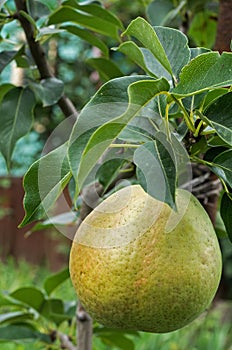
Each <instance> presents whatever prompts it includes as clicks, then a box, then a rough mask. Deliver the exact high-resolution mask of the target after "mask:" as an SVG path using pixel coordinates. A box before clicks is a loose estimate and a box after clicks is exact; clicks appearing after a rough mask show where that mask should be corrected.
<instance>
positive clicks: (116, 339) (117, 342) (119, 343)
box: [100, 332, 135, 350]
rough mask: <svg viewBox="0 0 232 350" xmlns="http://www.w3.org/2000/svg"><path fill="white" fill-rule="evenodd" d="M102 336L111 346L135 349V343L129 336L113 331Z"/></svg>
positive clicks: (123, 349)
mask: <svg viewBox="0 0 232 350" xmlns="http://www.w3.org/2000/svg"><path fill="white" fill-rule="evenodd" d="M100 338H101V339H102V341H103V342H104V343H106V344H107V345H109V346H111V347H115V346H116V347H117V348H118V349H121V350H134V349H135V345H134V343H133V341H132V340H131V339H129V338H127V337H126V336H125V335H123V334H119V333H117V334H114V333H113V332H111V333H105V334H104V333H103V334H101V335H100Z"/></svg>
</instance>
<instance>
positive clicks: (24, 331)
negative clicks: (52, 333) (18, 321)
mask: <svg viewBox="0 0 232 350" xmlns="http://www.w3.org/2000/svg"><path fill="white" fill-rule="evenodd" d="M18 340H39V341H42V342H44V343H48V344H51V343H52V340H51V338H50V337H49V336H48V335H47V334H43V333H40V332H38V331H35V330H33V329H31V328H29V327H26V326H21V325H9V326H4V327H0V342H1V341H10V342H12V341H18Z"/></svg>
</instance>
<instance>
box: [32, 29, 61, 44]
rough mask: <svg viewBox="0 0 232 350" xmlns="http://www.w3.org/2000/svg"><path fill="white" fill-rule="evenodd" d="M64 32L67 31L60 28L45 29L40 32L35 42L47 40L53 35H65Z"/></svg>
mask: <svg viewBox="0 0 232 350" xmlns="http://www.w3.org/2000/svg"><path fill="white" fill-rule="evenodd" d="M64 31H65V30H64V29H59V28H52V27H43V28H41V29H40V30H39V31H38V33H37V35H36V38H35V40H36V41H39V40H41V39H45V38H46V39H47V38H48V37H51V36H52V35H56V34H60V33H63V32H64Z"/></svg>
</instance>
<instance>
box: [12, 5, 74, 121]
mask: <svg viewBox="0 0 232 350" xmlns="http://www.w3.org/2000/svg"><path fill="white" fill-rule="evenodd" d="M15 5H16V8H17V15H16V16H15V17H16V18H17V19H18V20H19V21H20V23H21V26H22V28H23V30H24V33H25V36H26V39H27V43H28V46H29V49H30V52H31V55H32V57H33V59H34V61H35V64H36V66H37V68H38V70H39V73H40V77H41V79H46V78H52V77H54V75H53V72H52V69H51V67H50V66H49V64H48V61H47V58H46V54H45V52H44V49H43V47H42V46H41V45H40V42H39V41H36V40H35V37H34V27H33V25H32V24H31V23H30V22H29V21H28V20H27V19H26V18H25V17H24V16H23V15H22V14H21V13H20V11H24V12H26V13H28V11H27V6H26V1H24V0H15ZM58 105H59V107H60V109H61V110H62V112H63V113H64V115H65V117H70V116H71V115H77V111H76V108H75V107H74V105H73V103H72V102H71V101H70V100H69V99H68V98H67V97H66V96H65V95H63V96H62V97H61V98H60V100H59V101H58Z"/></svg>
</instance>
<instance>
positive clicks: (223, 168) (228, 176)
mask: <svg viewBox="0 0 232 350" xmlns="http://www.w3.org/2000/svg"><path fill="white" fill-rule="evenodd" d="M212 171H213V172H214V173H215V174H216V175H217V176H218V177H219V178H221V179H222V180H223V181H225V183H227V184H228V185H229V186H230V187H232V150H231V149H229V150H227V151H225V152H223V153H220V154H219V155H218V156H217V157H215V158H214V160H213V166H212Z"/></svg>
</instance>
